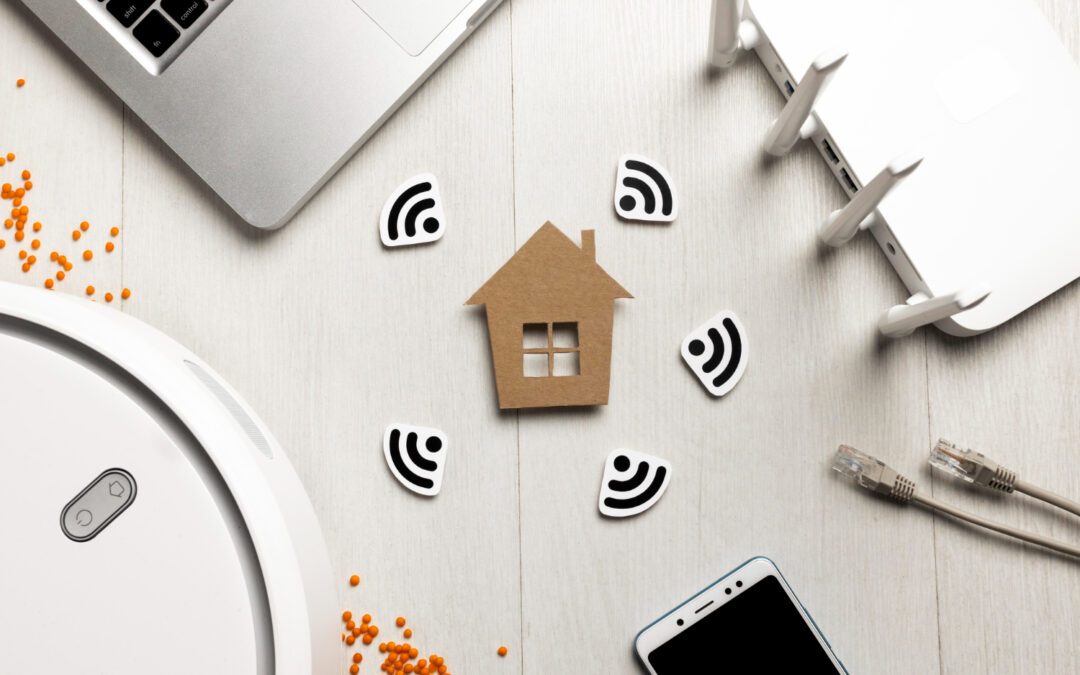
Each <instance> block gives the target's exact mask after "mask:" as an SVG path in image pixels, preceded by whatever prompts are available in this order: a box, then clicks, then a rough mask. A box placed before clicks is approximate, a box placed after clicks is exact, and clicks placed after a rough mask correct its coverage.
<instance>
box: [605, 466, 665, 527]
mask: <svg viewBox="0 0 1080 675" xmlns="http://www.w3.org/2000/svg"><path fill="white" fill-rule="evenodd" d="M670 482H671V464H670V463H669V462H667V461H666V460H663V459H660V458H659V457H653V456H652V455H646V454H645V453H643V452H636V451H634V450H626V449H619V450H612V451H611V453H610V454H609V455H608V457H607V461H606V462H604V478H603V480H602V482H601V483H600V504H599V506H600V513H601V514H603V515H605V516H607V517H609V518H627V517H629V516H636V515H638V514H639V513H644V512H645V511H648V510H649V509H650V508H652V507H653V505H654V504H656V502H658V501H660V498H661V497H663V496H664V492H666V491H667V487H668V483H670Z"/></svg>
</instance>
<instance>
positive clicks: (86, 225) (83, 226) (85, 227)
mask: <svg viewBox="0 0 1080 675" xmlns="http://www.w3.org/2000/svg"><path fill="white" fill-rule="evenodd" d="M79 229H80V230H82V231H83V232H86V231H87V230H89V229H90V223H88V222H86V221H85V220H84V221H82V222H81V223H79Z"/></svg>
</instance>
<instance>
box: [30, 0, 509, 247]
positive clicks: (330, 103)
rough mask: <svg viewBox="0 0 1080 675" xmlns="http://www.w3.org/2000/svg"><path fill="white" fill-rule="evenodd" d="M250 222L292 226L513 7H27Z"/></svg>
mask: <svg viewBox="0 0 1080 675" xmlns="http://www.w3.org/2000/svg"><path fill="white" fill-rule="evenodd" d="M23 2H24V3H25V4H26V5H27V6H28V7H29V8H30V10H31V11H33V12H34V13H35V14H37V16H38V17H39V18H40V19H41V20H42V21H43V22H44V23H45V24H46V25H47V26H48V27H49V28H50V29H51V30H52V31H53V32H54V33H56V35H57V36H59V38H60V39H61V40H62V41H63V42H64V43H66V44H67V46H68V47H70V48H71V49H72V50H73V51H74V52H75V54H76V55H78V56H79V58H81V59H82V60H83V61H85V62H86V64H87V65H88V66H89V67H90V68H91V69H92V70H93V71H94V72H95V73H96V74H97V75H98V77H100V78H101V79H102V80H104V81H105V83H106V84H107V85H108V86H109V87H111V88H112V89H113V91H115V92H116V93H117V94H118V95H119V96H120V97H121V98H122V99H123V100H124V102H125V103H126V104H127V105H128V106H129V107H130V108H131V109H132V110H133V111H134V112H135V113H136V114H137V115H138V116H139V117H141V118H142V119H143V120H144V121H145V122H146V123H147V124H148V125H150V127H151V128H153V129H154V131H155V132H156V133H157V134H158V135H159V136H161V138H162V139H163V140H164V141H165V142H166V143H167V144H168V145H169V146H170V147H172V149H173V150H174V151H176V153H177V154H178V155H179V156H180V157H181V159H183V160H184V161H185V162H186V163H187V164H188V165H189V166H190V167H191V168H192V169H194V171H195V173H197V174H198V175H199V176H201V177H202V179H203V180H204V181H206V183H207V184H208V185H209V186H210V187H211V188H213V190H214V191H215V192H217V193H218V194H219V195H220V196H221V198H222V199H224V200H225V202H226V203H228V204H229V206H230V207H232V209H233V210H235V211H236V213H238V214H239V215H240V217H242V218H243V219H244V220H245V221H247V222H248V223H250V224H252V225H254V226H255V227H260V228H275V227H280V226H281V225H284V224H285V223H286V222H288V220H289V219H290V218H291V217H292V216H293V215H294V214H295V213H296V212H297V211H298V210H299V209H300V207H301V206H303V204H304V203H305V202H306V201H307V200H308V199H310V198H311V196H312V195H313V194H315V192H316V191H317V190H318V189H319V188H320V187H321V186H322V184H323V183H324V182H326V180H327V179H329V178H330V176H332V175H333V174H334V172H335V171H337V169H338V167H340V166H341V165H342V164H343V163H344V162H345V160H347V159H348V158H349V157H350V156H351V155H352V153H353V152H355V151H356V150H357V148H359V147H360V145H362V144H363V143H364V141H365V140H367V139H368V137H369V136H371V134H372V133H373V132H374V131H375V130H376V129H378V127H379V125H380V124H382V123H383V122H384V121H385V120H386V119H387V118H388V117H389V116H390V114H391V113H392V112H393V111H394V110H395V109H396V108H397V106H398V105H400V104H401V103H402V102H403V101H404V100H405V99H406V98H407V97H408V96H409V95H410V94H411V93H412V92H413V91H415V90H416V88H417V87H418V86H419V85H420V84H421V83H422V82H423V81H424V79H425V78H426V77H427V76H428V75H429V74H431V72H432V71H433V70H435V68H436V67H438V65H439V64H440V63H441V62H442V60H443V59H444V58H446V57H447V56H448V55H449V54H450V53H451V52H452V51H453V50H454V49H455V48H456V47H457V46H458V45H459V44H461V42H462V41H463V40H464V39H465V38H466V37H468V35H469V34H470V33H471V32H472V31H473V29H475V28H476V27H477V26H478V25H479V24H480V22H481V21H483V20H484V19H485V18H487V16H488V15H489V14H490V13H491V12H492V11H493V10H494V9H495V7H496V6H497V5H498V4H499V3H500V2H501V0H23Z"/></svg>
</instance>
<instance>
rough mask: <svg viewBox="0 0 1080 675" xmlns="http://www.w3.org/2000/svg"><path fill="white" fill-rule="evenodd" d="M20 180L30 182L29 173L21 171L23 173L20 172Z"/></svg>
mask: <svg viewBox="0 0 1080 675" xmlns="http://www.w3.org/2000/svg"><path fill="white" fill-rule="evenodd" d="M22 179H23V180H30V172H29V171H27V170H26V169H23V172H22Z"/></svg>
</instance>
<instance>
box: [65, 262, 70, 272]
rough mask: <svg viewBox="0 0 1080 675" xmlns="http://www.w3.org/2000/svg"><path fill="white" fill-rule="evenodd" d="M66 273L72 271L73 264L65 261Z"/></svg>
mask: <svg viewBox="0 0 1080 675" xmlns="http://www.w3.org/2000/svg"><path fill="white" fill-rule="evenodd" d="M64 271H65V272H70V271H71V263H69V262H68V261H66V260H65V261H64Z"/></svg>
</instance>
